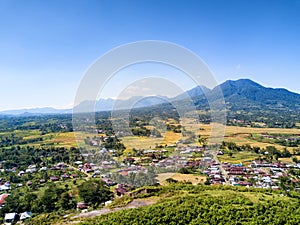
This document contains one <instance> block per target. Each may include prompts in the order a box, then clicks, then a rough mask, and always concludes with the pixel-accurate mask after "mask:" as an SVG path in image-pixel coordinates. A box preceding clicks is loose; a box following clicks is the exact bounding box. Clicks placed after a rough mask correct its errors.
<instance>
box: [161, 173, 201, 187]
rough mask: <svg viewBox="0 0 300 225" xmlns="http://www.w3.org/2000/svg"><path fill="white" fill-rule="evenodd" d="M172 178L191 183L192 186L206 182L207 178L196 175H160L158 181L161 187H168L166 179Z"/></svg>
mask: <svg viewBox="0 0 300 225" xmlns="http://www.w3.org/2000/svg"><path fill="white" fill-rule="evenodd" d="M168 178H172V179H174V180H177V181H179V182H184V181H187V182H191V183H192V184H201V183H204V182H205V181H206V177H205V176H201V175H196V174H181V173H161V174H158V176H157V179H158V181H159V183H160V184H161V185H166V184H167V182H166V179H168Z"/></svg>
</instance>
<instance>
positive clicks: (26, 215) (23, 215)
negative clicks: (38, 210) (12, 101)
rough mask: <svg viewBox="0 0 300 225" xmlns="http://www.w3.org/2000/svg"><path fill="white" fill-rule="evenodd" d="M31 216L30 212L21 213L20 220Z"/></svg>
mask: <svg viewBox="0 0 300 225" xmlns="http://www.w3.org/2000/svg"><path fill="white" fill-rule="evenodd" d="M31 215H32V213H31V212H23V213H21V215H20V220H22V221H24V220H26V219H28V218H30V217H31Z"/></svg>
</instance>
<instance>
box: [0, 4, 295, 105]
mask: <svg viewBox="0 0 300 225" xmlns="http://www.w3.org/2000/svg"><path fill="white" fill-rule="evenodd" d="M141 40H162V41H168V42H173V43H176V44H178V45H180V46H183V47H185V48H187V49H189V50H191V51H192V52H194V53H196V54H197V55H198V56H199V57H200V58H201V59H202V60H203V61H204V62H205V63H206V64H207V65H208V67H209V68H210V69H211V71H212V72H213V74H214V77H215V79H216V81H217V82H218V83H222V82H224V81H225V80H228V79H233V80H235V79H239V78H250V79H252V80H254V81H256V82H258V83H260V84H262V85H264V86H268V87H281V88H287V89H288V90H290V91H293V92H297V93H300V85H299V83H300V72H299V68H298V65H299V59H300V0H273V1H269V0H251V1H244V0H195V1H193V0H182V1H174V0H172V1H168V0H166V1H158V0H137V1H135V0H128V1H123V0H119V1H117V0H88V1H86V0H51V1H50V0H45V1H33V0H26V1H22V0H0V85H1V86H0V110H8V109H19V108H34V107H46V106H51V107H56V108H68V107H71V106H72V104H73V102H74V98H75V95H76V92H77V89H78V86H79V84H80V82H81V80H82V78H83V77H84V75H85V73H86V72H87V70H88V68H89V67H90V66H91V65H92V64H93V63H94V62H95V60H96V59H98V58H99V57H100V56H102V55H103V54H105V53H106V52H108V51H110V50H111V49H113V48H116V47H117V46H120V45H124V44H126V43H130V42H135V41H141ZM147 68H148V67H147V66H145V67H144V68H143V67H140V68H137V69H136V70H135V69H134V68H132V71H131V72H130V73H128V71H127V73H128V74H136V75H132V76H133V77H134V79H135V80H137V79H139V77H138V75H137V74H140V73H142V74H143V75H145V74H149V73H150V72H149V71H151V69H150V70H147V71H145V70H146V69H147ZM148 69H149V68H148ZM172 71H173V72H174V70H170V71H168V70H161V68H159V66H158V67H155V68H154V69H153V71H151V74H160V75H161V74H164V75H166V77H167V79H173V81H174V82H175V83H176V82H178V83H181V84H183V88H184V89H188V88H191V87H190V86H189V84H188V82H183V81H182V80H184V78H182V77H183V76H184V75H182V76H176V75H174V74H173V72H172ZM120 73H121V72H120ZM124 73H126V71H125V72H124ZM166 73H170V74H166ZM174 73H176V72H174ZM128 76H129V75H127V79H125V78H124V77H126V76H120V77H119V78H118V79H114V80H115V83H113V81H112V83H111V84H110V86H109V87H110V88H107V92H106V93H103V94H102V95H101V96H103V97H114V96H113V95H114V94H116V93H118V92H120V91H122V89H124V84H126V85H127V83H126V82H128V80H130V79H128ZM134 79H133V80H134ZM181 79H182V80H181ZM122 84H123V86H122Z"/></svg>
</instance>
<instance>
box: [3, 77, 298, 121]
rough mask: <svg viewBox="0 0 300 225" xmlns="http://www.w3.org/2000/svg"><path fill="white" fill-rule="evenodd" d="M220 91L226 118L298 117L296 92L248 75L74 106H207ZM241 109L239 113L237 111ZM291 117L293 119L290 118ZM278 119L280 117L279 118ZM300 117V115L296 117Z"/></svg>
mask: <svg viewBox="0 0 300 225" xmlns="http://www.w3.org/2000/svg"><path fill="white" fill-rule="evenodd" d="M220 89H221V91H222V92H223V96H224V100H225V102H226V107H227V112H228V118H229V119H230V118H231V119H233V118H237V119H244V120H257V118H260V120H261V121H265V120H267V119H268V117H274V118H277V120H278V121H280V117H283V116H284V117H285V118H290V119H291V120H292V121H296V119H298V118H300V95H299V94H297V93H293V92H290V91H288V90H286V89H282V88H269V87H264V86H262V85H260V84H258V83H256V82H254V81H252V80H249V79H239V80H235V81H233V80H228V81H225V82H224V83H222V84H220V85H219V86H217V87H215V88H213V89H212V90H210V89H208V88H206V87H204V86H197V87H195V88H193V89H191V90H188V91H186V92H185V93H182V94H180V95H178V96H176V97H174V98H167V97H164V96H149V97H146V98H143V97H140V96H136V97H132V98H130V99H127V100H114V99H100V100H99V101H97V102H96V104H95V102H93V101H85V102H82V103H81V104H79V105H78V106H76V107H75V108H74V109H75V111H76V109H78V108H80V109H83V112H85V111H84V110H85V109H94V108H95V110H96V111H110V110H112V109H128V108H130V109H131V108H145V107H149V106H156V105H157V106H158V107H157V108H158V109H160V108H163V107H165V106H166V104H168V103H169V102H174V101H176V102H177V103H179V104H180V103H182V104H185V102H186V99H188V98H191V99H192V100H193V101H194V104H195V105H196V107H198V108H199V109H208V107H209V105H208V102H207V98H206V96H209V97H211V98H210V99H213V101H218V100H219V99H217V98H214V96H218V95H217V94H216V93H217V92H218V90H220ZM241 112H243V113H241ZM63 113H72V109H67V110H59V109H54V108H50V107H48V108H35V109H22V110H8V111H3V112H0V115H39V114H63ZM293 118H294V119H293ZM281 120H282V119H281ZM299 121H300V119H299Z"/></svg>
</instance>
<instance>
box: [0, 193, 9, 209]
mask: <svg viewBox="0 0 300 225" xmlns="http://www.w3.org/2000/svg"><path fill="white" fill-rule="evenodd" d="M8 196H9V194H2V195H0V207H1V206H3V205H4V203H5V199H6V198H7V197H8Z"/></svg>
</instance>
